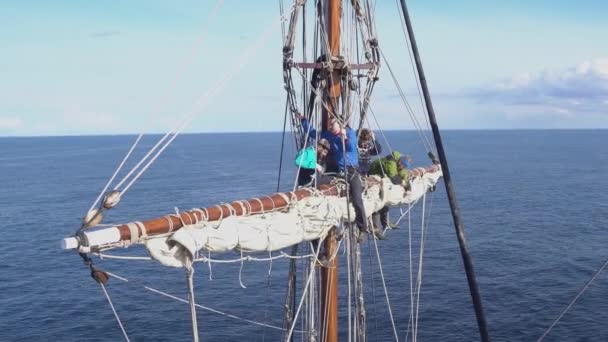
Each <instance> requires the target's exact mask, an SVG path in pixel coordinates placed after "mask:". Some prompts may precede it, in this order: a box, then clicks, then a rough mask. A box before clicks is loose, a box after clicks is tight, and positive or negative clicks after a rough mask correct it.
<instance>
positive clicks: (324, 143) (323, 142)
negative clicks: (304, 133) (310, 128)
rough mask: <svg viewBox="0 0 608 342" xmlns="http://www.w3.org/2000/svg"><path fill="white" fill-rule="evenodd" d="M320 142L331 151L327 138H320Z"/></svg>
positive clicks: (320, 144)
mask: <svg viewBox="0 0 608 342" xmlns="http://www.w3.org/2000/svg"><path fill="white" fill-rule="evenodd" d="M318 144H319V146H323V147H324V148H325V149H326V150H328V151H329V149H330V146H329V141H327V139H325V138H321V139H319V143H318Z"/></svg>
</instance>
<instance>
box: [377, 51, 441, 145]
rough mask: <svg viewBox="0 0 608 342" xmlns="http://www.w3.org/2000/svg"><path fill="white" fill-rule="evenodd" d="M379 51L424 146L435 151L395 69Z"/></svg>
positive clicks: (382, 52)
mask: <svg viewBox="0 0 608 342" xmlns="http://www.w3.org/2000/svg"><path fill="white" fill-rule="evenodd" d="M378 50H379V51H380V55H381V56H382V60H384V63H385V64H386V67H387V68H388V71H389V73H390V75H391V78H392V80H393V83H395V86H396V87H397V91H398V92H399V96H400V97H401V100H402V101H403V104H404V105H405V108H406V109H407V112H408V114H409V115H410V118H411V119H412V122H413V123H414V127H415V128H416V132H417V133H418V135H419V136H420V140H421V141H422V143H423V144H424V146H425V148H426V149H427V151H429V152H432V151H434V148H433V144H432V143H431V141H430V138H429V137H428V136H427V134H426V132H425V131H424V130H423V129H422V126H421V125H420V122H418V118H416V115H415V114H414V111H413V109H412V107H411V106H410V104H409V102H408V101H407V98H406V97H405V93H404V92H403V89H402V88H401V86H400V85H399V81H398V80H397V77H396V76H395V73H394V72H393V69H392V68H391V66H390V64H389V63H388V60H387V59H386V56H385V55H384V51H382V50H381V49H380V48H378Z"/></svg>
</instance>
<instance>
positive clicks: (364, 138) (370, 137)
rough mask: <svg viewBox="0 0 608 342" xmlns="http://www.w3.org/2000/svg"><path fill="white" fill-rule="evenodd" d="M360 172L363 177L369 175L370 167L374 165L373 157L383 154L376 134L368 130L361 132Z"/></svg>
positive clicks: (364, 129)
mask: <svg viewBox="0 0 608 342" xmlns="http://www.w3.org/2000/svg"><path fill="white" fill-rule="evenodd" d="M358 146H359V172H360V173H361V174H362V175H364V176H365V175H367V174H368V173H369V167H370V165H371V163H372V157H373V156H377V155H379V154H380V153H382V146H380V143H379V142H378V141H376V137H375V135H374V132H372V131H371V130H369V129H367V128H363V129H361V132H359V144H358Z"/></svg>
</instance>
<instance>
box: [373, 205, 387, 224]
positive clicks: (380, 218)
mask: <svg viewBox="0 0 608 342" xmlns="http://www.w3.org/2000/svg"><path fill="white" fill-rule="evenodd" d="M388 210H389V209H388V206H386V207H384V208H382V209H380V210H378V211H377V212H375V213H373V214H372V221H373V222H374V226H375V228H376V229H385V228H386V227H388Z"/></svg>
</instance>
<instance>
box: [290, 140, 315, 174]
mask: <svg viewBox="0 0 608 342" xmlns="http://www.w3.org/2000/svg"><path fill="white" fill-rule="evenodd" d="M295 162H296V166H299V167H301V168H303V169H315V168H316V167H317V151H315V148H314V147H312V146H309V147H307V148H305V149H301V150H300V152H298V154H297V155H296V160H295Z"/></svg>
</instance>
